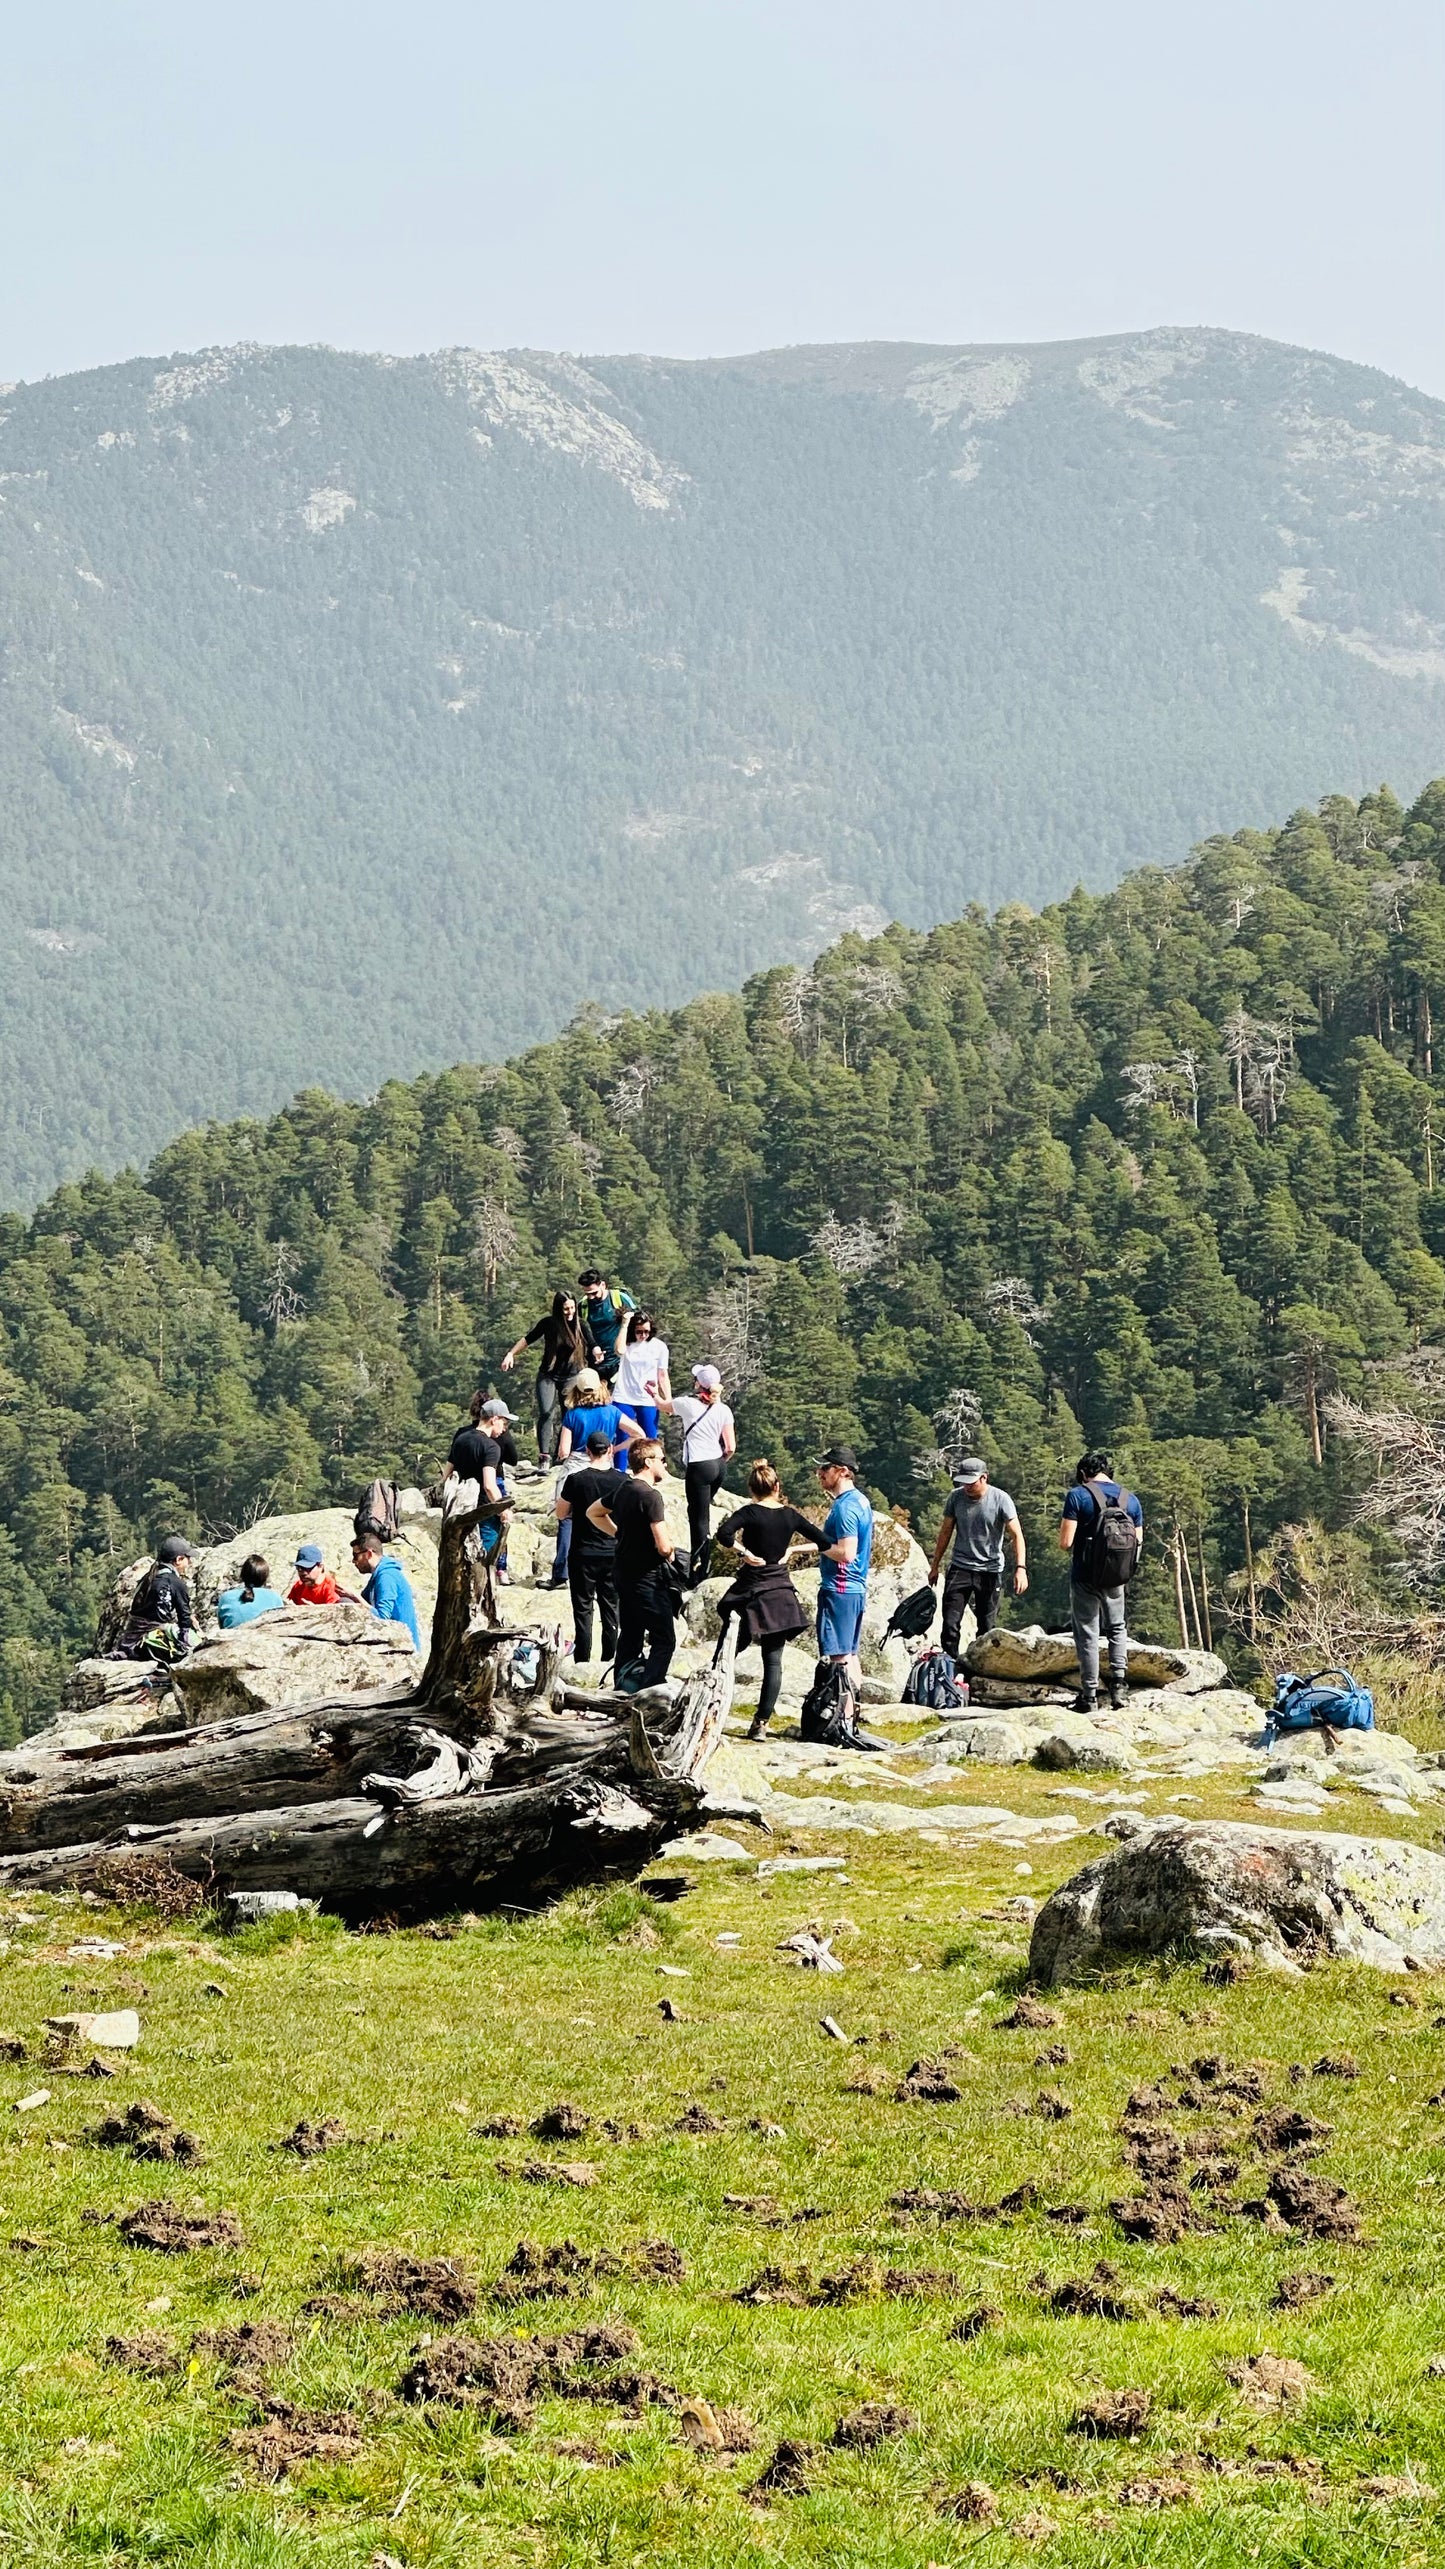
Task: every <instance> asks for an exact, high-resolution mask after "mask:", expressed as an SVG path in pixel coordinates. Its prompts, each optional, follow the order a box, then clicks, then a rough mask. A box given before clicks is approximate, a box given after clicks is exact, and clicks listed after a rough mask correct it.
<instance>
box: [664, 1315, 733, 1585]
mask: <svg viewBox="0 0 1445 2569" xmlns="http://www.w3.org/2000/svg"><path fill="white" fill-rule="evenodd" d="M692 1379H693V1384H694V1386H695V1396H694V1394H693V1393H689V1392H684V1393H683V1394H682V1395H681V1397H680V1398H679V1399H677V1400H675V1401H674V1402H673V1404H672V1410H673V1415H674V1417H676V1418H677V1419H679V1420H680V1421H681V1423H682V1485H683V1488H684V1489H685V1490H686V1492H687V1540H688V1550H689V1554H690V1556H691V1557H690V1560H689V1563H688V1577H689V1579H690V1581H691V1583H692V1585H693V1587H696V1586H697V1583H698V1581H699V1579H705V1578H706V1577H707V1565H708V1562H709V1561H710V1560H711V1558H712V1503H713V1496H714V1493H715V1492H716V1490H717V1489H718V1487H719V1484H720V1483H721V1481H722V1477H723V1474H724V1473H725V1472H726V1470H727V1467H728V1464H729V1463H730V1462H731V1460H732V1457H733V1455H734V1454H735V1453H736V1452H737V1443H738V1439H737V1429H736V1427H735V1426H734V1424H733V1414H732V1411H731V1410H730V1409H729V1407H728V1405H727V1402H726V1401H725V1400H724V1399H723V1396H722V1376H721V1374H720V1373H719V1372H718V1369H717V1367H716V1365H694V1367H693V1369H692Z"/></svg>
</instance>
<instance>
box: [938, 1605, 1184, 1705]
mask: <svg viewBox="0 0 1445 2569" xmlns="http://www.w3.org/2000/svg"><path fill="white" fill-rule="evenodd" d="M963 1661H964V1666H965V1667H966V1669H967V1670H968V1673H969V1676H970V1678H973V1677H983V1678H987V1679H990V1680H993V1681H998V1682H1011V1683H1013V1684H1014V1685H1017V1686H1024V1685H1028V1686H1043V1687H1052V1686H1057V1685H1058V1684H1060V1682H1061V1681H1066V1680H1070V1679H1071V1680H1072V1682H1073V1684H1074V1685H1075V1686H1077V1685H1078V1682H1079V1663H1078V1660H1077V1658H1076V1657H1075V1655H1074V1636H1073V1634H1072V1633H1071V1632H1045V1630H1044V1628H1043V1626H1042V1624H1037V1623H1031V1624H1023V1625H1020V1626H1016V1627H1014V1628H1013V1629H1011V1630H1010V1629H1006V1628H1005V1627H1004V1626H1003V1625H1002V1624H999V1625H996V1626H995V1628H994V1630H993V1631H992V1632H983V1633H978V1634H976V1635H975V1636H974V1639H973V1640H972V1641H971V1642H970V1643H969V1645H968V1648H967V1650H966V1651H965V1652H964V1654H963ZM1129 1683H1130V1685H1131V1686H1167V1687H1168V1688H1169V1689H1170V1690H1171V1692H1173V1693H1178V1694H1184V1695H1202V1694H1206V1693H1207V1692H1208V1691H1209V1689H1210V1688H1211V1687H1214V1686H1227V1685H1228V1683H1229V1671H1228V1669H1227V1668H1226V1667H1225V1664H1224V1662H1223V1660H1222V1659H1220V1658H1219V1657H1218V1656H1217V1655H1216V1653H1215V1652H1214V1651H1212V1650H1174V1649H1171V1648H1169V1647H1168V1646H1167V1645H1166V1644H1165V1643H1163V1642H1157V1641H1134V1640H1131V1641H1130V1643H1129ZM991 1700H992V1701H993V1702H995V1703H997V1702H999V1701H1000V1696H999V1694H997V1693H995V1694H993V1696H992V1697H991Z"/></svg>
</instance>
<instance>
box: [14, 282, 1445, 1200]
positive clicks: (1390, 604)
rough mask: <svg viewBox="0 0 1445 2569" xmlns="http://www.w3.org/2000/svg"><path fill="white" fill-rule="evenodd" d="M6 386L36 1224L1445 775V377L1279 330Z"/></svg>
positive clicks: (458, 357)
mask: <svg viewBox="0 0 1445 2569" xmlns="http://www.w3.org/2000/svg"><path fill="white" fill-rule="evenodd" d="M840 367H841V368H842V369H843V372H844V373H845V375H846V376H847V377H848V380H846V381H842V382H837V383H832V382H828V381H824V380H823V378H824V377H825V376H826V375H828V373H829V371H830V370H831V371H832V373H833V374H834V375H836V374H837V373H838V370H839V368H840ZM864 375H868V376H872V377H877V378H878V379H879V385H881V387H882V389H883V391H884V395H885V397H883V398H878V397H877V391H878V386H870V384H868V383H863V382H860V380H858V379H859V378H860V377H861V376H864ZM0 413H3V417H0V584H3V585H0V596H3V600H4V604H3V607H0V685H3V690H4V694H3V702H4V705H5V711H6V715H7V721H6V724H5V737H4V739H3V741H0V880H3V882H4V885H5V888H6V894H7V902H6V915H5V917H4V919H3V920H0V992H3V994H4V999H5V1008H4V1017H3V1024H0V1199H4V1200H9V1201H12V1202H16V1201H26V1200H29V1199H30V1198H32V1197H33V1196H34V1195H35V1194H36V1193H38V1192H40V1191H42V1190H43V1189H44V1188H46V1187H48V1186H49V1185H51V1184H53V1183H54V1182H55V1181H56V1180H57V1179H58V1178H62V1177H65V1176H69V1175H74V1174H75V1173H77V1172H78V1171H79V1170H80V1169H82V1168H84V1167H85V1166H86V1165H88V1164H89V1163H91V1162H95V1161H98V1162H101V1163H103V1164H105V1165H108V1166H114V1165H116V1164H117V1163H118V1162H120V1161H122V1160H125V1159H128V1158H132V1157H138V1156H139V1157H143V1156H145V1155H146V1154H147V1153H148V1152H149V1151H150V1150H152V1149H153V1148H155V1147H156V1146H157V1145H158V1144H159V1143H160V1142H161V1141H162V1140H163V1139H164V1137H165V1135H166V1133H167V1132H169V1131H171V1130H173V1129H174V1128H175V1127H176V1126H177V1125H178V1124H180V1123H182V1122H184V1121H186V1120H187V1119H188V1118H190V1117H193V1116H194V1115H196V1114H225V1113H233V1112H265V1111H267V1110H268V1109H269V1108H271V1107H273V1106H274V1105H276V1104H277V1103H278V1102H279V1101H280V1100H281V1099H282V1098H284V1097H285V1096H286V1095H288V1094H290V1093H292V1092H293V1091H294V1090H296V1089H297V1088H299V1087H302V1086H304V1085H307V1084H308V1083H310V1082H312V1081H320V1082H322V1083H323V1084H326V1085H328V1086H332V1087H336V1088H339V1089H342V1090H344V1091H349V1092H351V1093H370V1091H371V1090H372V1089H374V1087H375V1086H376V1084H377V1082H378V1081H379V1080H380V1079H382V1078H384V1077H386V1076H387V1075H389V1074H392V1073H395V1074H397V1075H402V1074H405V1073H408V1072H411V1071H414V1070H418V1069H425V1068H428V1067H439V1066H441V1065H442V1064H443V1063H445V1062H446V1061H448V1060H451V1059H455V1058H457V1057H459V1056H475V1055H478V1054H486V1055H489V1056H496V1055H500V1054H502V1053H505V1052H506V1051H508V1050H509V1049H514V1048H515V1047H516V1046H517V1045H518V1044H520V1043H523V1042H526V1041H530V1040H536V1039H538V1038H540V1037H543V1036H545V1035H546V1034H548V1033H549V1032H551V1031H552V1030H553V1029H554V1028H555V1027H556V1026H557V1025H558V1024H560V1023H562V1022H564V1021H565V1019H566V1017H567V1015H568V1014H569V1013H570V1011H571V1009H572V1008H573V1007H574V1006H575V1005H576V1004H577V1002H578V1001H579V1000H580V999H582V998H585V997H595V998H597V999H598V1000H600V1001H602V1002H604V1003H606V1004H609V1005H624V1006H626V1005H631V1006H649V1005H654V1004H659V1005H660V1004H677V1003H680V1002H682V1001H684V1000H686V998H687V997H688V996H689V995H690V994H691V993H692V992H693V991H695V990H697V989H700V988H703V987H706V986H712V985H715V984H716V983H717V982H718V981H738V980H741V979H743V978H745V977H746V975H747V974H748V973H749V972H750V971H752V970H755V969H757V968H759V966H761V965H763V964H767V963H773V962H777V961H778V960H780V959H781V960H790V959H791V960H800V961H802V960H807V959H808V958H809V956H810V955H811V954H813V953H815V952H816V951H818V950H819V949H820V948H821V947H822V946H823V945H825V944H826V943H827V942H828V941H829V940H830V939H831V938H833V937H835V936H836V935H838V934H839V933H843V932H845V931H846V930H848V929H850V928H852V929H856V930H858V931H860V932H864V933H867V932H869V931H871V930H872V929H875V928H877V927H878V926H880V925H881V924H882V923H883V921H884V920H885V919H886V918H888V917H896V918H898V919H900V920H901V921H902V922H903V923H904V924H906V925H909V926H914V927H923V926H927V925H928V924H930V923H931V922H932V921H933V920H936V919H938V918H940V917H945V916H949V915H952V914H954V913H956V912H957V910H958V909H959V908H960V907H962V906H963V905H964V904H965V903H966V902H967V901H969V900H970V899H975V900H979V901H982V902H984V903H990V902H996V901H998V900H1000V899H1004V898H1018V899H1023V900H1026V901H1028V902H1030V903H1032V904H1033V905H1034V906H1036V907H1037V906H1040V905H1041V904H1042V903H1043V902H1045V901H1047V900H1048V899H1050V898H1052V897H1054V896H1056V895H1057V894H1058V893H1059V892H1061V891H1064V890H1066V889H1067V888H1068V886H1069V885H1070V884H1071V883H1072V882H1074V881H1076V880H1078V881H1083V882H1085V883H1087V884H1090V885H1094V886H1099V885H1102V884H1105V883H1107V882H1109V881H1111V880H1114V879H1116V878H1117V877H1118V875H1119V874H1121V873H1122V872H1123V871H1125V870H1126V868H1127V867H1128V866H1130V865H1132V864H1138V863H1140V862H1158V861H1166V862H1174V861H1178V860H1180V859H1182V858H1183V857H1184V855H1185V853H1186V851H1187V849H1188V847H1189V845H1190V843H1191V841H1193V840H1194V839H1196V838H1198V837H1200V836H1203V835H1205V834H1207V833H1208V831H1210V830H1211V829H1213V828H1217V827H1223V826H1232V825H1234V824H1235V823H1236V822H1237V821H1238V820H1240V819H1241V818H1243V819H1246V820H1250V821H1253V822H1256V823H1264V822H1268V821H1274V820H1278V819H1279V818H1280V817H1281V816H1282V815H1283V814H1284V813H1285V812H1287V811H1288V810H1289V809H1290V808H1291V807H1293V806H1296V805H1299V804H1302V803H1306V802H1309V801H1312V800H1315V799H1317V797H1318V795H1319V794H1320V793H1321V792H1323V791H1324V790H1326V789H1327V788H1329V787H1334V786H1340V785H1342V786H1344V787H1346V788H1348V789H1349V790H1352V791H1360V790H1364V789H1366V788H1368V787H1370V786H1372V785H1373V784H1375V783H1376V782H1377V781H1378V779H1379V777H1380V776H1381V775H1382V774H1386V773H1389V774H1392V775H1393V776H1394V777H1395V778H1396V779H1397V781H1398V782H1399V783H1400V784H1401V786H1402V787H1403V788H1404V790H1405V791H1406V792H1407V793H1411V792H1413V791H1414V790H1416V788H1417V787H1418V785H1419V784H1421V783H1422V782H1423V781H1424V779H1425V778H1426V776H1427V775H1429V774H1431V773H1433V772H1435V771H1436V770H1438V768H1439V767H1440V765H1441V763H1442V757H1445V690H1442V683H1441V682H1442V679H1445V512H1442V507H1441V495H1442V492H1445V404H1441V403H1438V402H1435V401H1433V400H1432V399H1431V398H1430V397H1429V396H1427V395H1423V394H1418V393H1415V392H1413V391H1412V390H1411V389H1410V388H1409V387H1406V386H1399V385H1396V384H1393V383H1392V381H1391V379H1390V378H1388V377H1384V376H1381V375H1379V374H1378V373H1376V372H1375V371H1374V370H1372V369H1367V368H1361V367H1358V366H1355V365H1353V364H1351V363H1349V362H1347V361H1343V360H1336V359H1332V358H1328V357H1325V356H1321V355H1317V354H1316V353H1314V352H1310V351H1300V350H1291V349H1285V348H1281V347H1280V346H1278V345H1277V344H1276V343H1274V342H1270V341H1263V340H1258V339H1246V338H1243V337H1241V336H1240V335H1238V334H1231V333H1228V332H1221V331H1215V330H1210V329H1201V330H1179V329H1173V328H1164V329H1161V330H1157V331H1153V332H1145V333H1133V334H1127V333H1126V334H1112V335H1110V336H1109V337H1106V338H1104V339H1099V340H1093V341H1076V342H1063V343H1051V342H1045V343H1036V344H1035V345H1033V346H1028V345H1024V344H1022V343H1020V344H1018V345H999V344H997V343H993V344H990V345H989V346H987V347H982V346H977V347H968V346H964V347H958V348H949V347H942V348H920V347H918V346H917V345H915V343H886V342H884V343H879V342H857V343H849V344H846V345H843V346H842V347H840V348H831V349H830V348H827V347H824V348H822V349H821V350H819V349H808V348H803V349H800V350H795V351H771V352H770V351H759V352H756V353H755V354H754V355H753V356H751V357H746V358H725V359H711V358H708V359H670V358H653V357H643V358H621V357H618V358H614V357H596V358H588V359H578V358H575V357H568V356H558V355H555V354H548V353H547V352H538V351H531V352H527V351H479V350H464V349H454V350H449V351H439V352H435V353H433V354H431V355H427V356H423V357H401V358H396V357H389V356H377V357H372V356H358V355H351V354H347V353H345V352H336V351H330V350H326V349H307V348H279V349H270V348H267V347H265V346H264V345H262V344H260V343H240V344H239V345H238V346H236V347H235V348H232V349H229V350H223V349H211V350H202V351H199V352H190V353H186V352H181V353H178V354H173V355H172V356H170V357H169V358H166V359H161V360H157V359H134V360H130V361H128V362H127V363H125V364H123V365H120V366H115V367H109V368H104V369H99V370H96V371H94V372H92V373H88V374H81V375H72V376H69V377H61V378H49V379H47V380H46V381H44V382H43V383H40V384H38V385H23V384H22V385H17V386H15V387H14V388H13V389H12V390H11V391H10V392H9V393H8V394H6V395H4V396H3V398H0ZM479 975H480V977H481V978H482V980H484V981H485V982H486V984H487V987H486V990H485V994H484V995H483V994H482V993H481V992H480V991H479V989H478V977H479Z"/></svg>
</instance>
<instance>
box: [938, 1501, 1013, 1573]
mask: <svg viewBox="0 0 1445 2569" xmlns="http://www.w3.org/2000/svg"><path fill="white" fill-rule="evenodd" d="M943 1513H944V1515H945V1516H951V1517H952V1519H953V1563H954V1567H955V1569H958V1570H1001V1569H1002V1568H1003V1566H1004V1560H1003V1530H1004V1527H1005V1526H1006V1525H1009V1524H1011V1523H1012V1521H1013V1519H1014V1518H1015V1517H1016V1516H1017V1515H1018V1509H1017V1508H1016V1507H1015V1506H1014V1503H1013V1500H1012V1499H1011V1498H1010V1497H1009V1494H1008V1492H1007V1490H996V1489H995V1488H994V1487H993V1485H992V1483H990V1484H989V1486H988V1488H987V1489H986V1490H985V1491H984V1492H983V1495H982V1497H981V1498H976V1499H971V1498H970V1497H969V1495H968V1492H967V1491H966V1490H952V1491H950V1493H949V1495H948V1498H947V1500H946V1501H945V1503H944V1510H943Z"/></svg>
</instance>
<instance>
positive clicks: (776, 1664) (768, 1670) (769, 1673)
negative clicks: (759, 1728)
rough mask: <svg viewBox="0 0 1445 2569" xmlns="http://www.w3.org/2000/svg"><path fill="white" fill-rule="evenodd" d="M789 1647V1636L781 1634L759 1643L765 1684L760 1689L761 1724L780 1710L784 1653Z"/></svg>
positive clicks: (759, 1709)
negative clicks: (779, 1698)
mask: <svg viewBox="0 0 1445 2569" xmlns="http://www.w3.org/2000/svg"><path fill="white" fill-rule="evenodd" d="M787 1646H788V1638H787V1635H786V1633H781V1632H780V1633H774V1634H771V1635H770V1636H769V1638H768V1639H767V1640H766V1641H760V1642H759V1643H758V1648H759V1650H760V1651H761V1652H762V1654H763V1682H762V1684H761V1686H760V1687H759V1688H758V1719H759V1721H760V1722H765V1721H767V1720H769V1719H770V1718H771V1716H772V1715H773V1714H774V1713H775V1712H776V1711H777V1709H778V1697H779V1695H780V1694H781V1693H782V1689H783V1653H784V1651H785V1650H786V1649H787Z"/></svg>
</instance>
